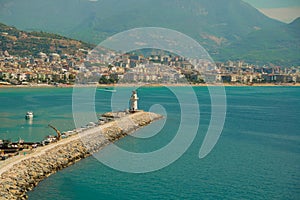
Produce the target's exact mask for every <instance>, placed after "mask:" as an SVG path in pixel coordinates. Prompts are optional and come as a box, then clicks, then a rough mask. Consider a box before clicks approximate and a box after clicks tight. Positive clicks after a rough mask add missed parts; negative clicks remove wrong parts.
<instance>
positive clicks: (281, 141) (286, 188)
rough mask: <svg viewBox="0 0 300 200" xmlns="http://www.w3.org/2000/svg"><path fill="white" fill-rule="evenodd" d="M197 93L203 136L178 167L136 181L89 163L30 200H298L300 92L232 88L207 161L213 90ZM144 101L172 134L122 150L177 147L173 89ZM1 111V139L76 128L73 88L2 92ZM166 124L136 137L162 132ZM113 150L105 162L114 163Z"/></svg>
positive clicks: (145, 93)
mask: <svg viewBox="0 0 300 200" xmlns="http://www.w3.org/2000/svg"><path fill="white" fill-rule="evenodd" d="M181 89H182V90H185V88H181ZM117 90H122V88H120V89H117ZM194 90H195V93H196V94H197V97H198V101H199V107H200V112H201V114H200V118H201V120H200V123H199V130H198V133H197V136H196V138H195V140H194V141H193V143H192V145H191V146H190V148H189V149H188V150H187V151H186V152H185V153H184V154H183V156H181V157H180V158H179V159H178V160H177V161H175V162H174V163H172V164H171V165H169V166H167V167H166V168H163V169H161V170H158V171H154V172H150V173H144V174H131V173H125V172H119V171H116V170H113V169H111V168H109V167H107V166H105V165H104V164H101V163H100V162H99V161H98V160H96V159H95V158H93V157H89V158H87V159H84V160H82V161H80V162H78V163H76V164H75V165H73V166H71V167H69V168H66V169H64V170H62V171H59V172H58V173H56V174H54V175H52V176H50V177H49V178H47V179H46V180H44V181H42V182H41V183H40V184H39V185H38V187H36V188H35V189H34V190H33V191H32V192H30V193H29V197H30V199H299V198H300V135H299V134H300V123H299V116H300V104H299V100H300V88H299V87H227V88H226V94H227V117H226V122H225V126H224V129H223V132H222V135H221V137H220V139H219V141H218V143H217V145H216V146H215V148H214V149H213V151H212V152H211V153H210V154H209V155H208V156H207V157H205V158H204V159H199V157H198V154H199V149H200V146H201V144H202V142H203V138H204V136H205V133H206V131H207V128H208V124H209V120H210V112H211V109H210V98H209V94H208V90H207V88H205V87H197V88H194ZM138 93H139V96H140V99H141V105H140V106H141V108H142V109H144V110H148V109H149V108H150V107H151V105H154V104H161V105H162V106H164V108H165V110H166V113H167V114H168V117H167V119H166V123H165V126H164V127H163V129H162V130H161V131H160V132H159V133H158V134H157V135H155V136H153V137H151V138H148V139H137V138H134V137H126V138H124V139H122V140H120V141H118V142H117V145H118V146H119V147H121V148H123V149H127V150H129V151H133V152H150V151H153V150H155V149H159V148H161V147H163V146H165V145H166V144H168V142H170V141H171V140H172V138H173V137H174V135H175V133H176V131H177V129H178V126H179V122H180V107H179V104H178V101H177V99H176V97H175V96H174V94H172V93H171V92H170V91H169V90H168V89H167V88H141V89H139V90H138ZM110 97H111V93H108V92H103V91H102V92H101V91H97V94H96V97H95V99H96V111H97V113H101V112H105V111H108V110H110V109H111V107H110ZM0 103H1V105H0V108H1V109H0V114H1V115H0V120H1V125H0V137H5V138H11V139H17V138H18V137H22V138H23V139H26V140H27V139H28V140H37V141H39V140H40V139H41V138H43V137H44V136H45V135H47V134H49V133H51V134H53V132H51V129H49V128H47V124H48V123H51V124H54V125H55V126H57V127H58V128H59V129H61V130H68V129H71V128H74V123H73V121H72V89H71V88H63V89H60V88H54V89H0ZM27 110H32V111H34V113H35V115H36V117H35V118H34V119H33V122H32V124H29V123H28V122H27V121H25V119H24V114H25V112H26V111H27ZM160 123H161V122H157V123H154V124H152V125H150V127H147V128H146V129H145V130H144V129H142V130H140V131H138V132H136V133H135V135H140V134H144V132H147V131H148V132H149V131H150V132H151V130H156V128H157V127H158V126H159V125H161V124H160ZM189 123H191V124H192V123H197V122H194V121H193V120H191V121H190V122H189ZM186 134H189V133H188V132H187V133H186ZM109 149H110V147H108V148H107V150H106V151H104V154H105V155H103V156H109V154H110V151H109ZM115 159H118V158H117V157H116V158H115Z"/></svg>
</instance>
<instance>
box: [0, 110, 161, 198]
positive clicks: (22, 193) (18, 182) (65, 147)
mask: <svg viewBox="0 0 300 200" xmlns="http://www.w3.org/2000/svg"><path fill="white" fill-rule="evenodd" d="M162 117H163V116H161V115H158V114H155V113H150V112H144V111H139V112H136V113H133V114H130V115H127V116H125V117H121V118H118V119H116V120H115V121H111V122H108V123H106V124H103V125H99V126H97V127H93V128H90V129H88V130H85V131H83V132H81V133H78V134H76V135H73V136H71V137H68V138H65V139H62V140H60V141H58V142H55V143H51V144H49V145H47V146H43V147H38V148H37V149H36V150H35V151H34V152H33V153H30V154H27V155H18V156H16V157H12V158H10V159H8V160H6V161H1V162H0V197H2V198H3V199H27V198H28V196H27V195H26V193H27V192H28V191H30V190H32V189H33V188H34V187H35V186H37V184H38V183H39V182H40V181H42V180H44V179H45V178H47V177H49V176H50V175H51V174H54V173H56V172H57V171H59V170H61V169H63V168H66V167H68V166H70V165H72V164H74V163H76V162H78V161H80V160H81V159H83V158H86V157H88V156H91V155H92V154H93V153H94V152H97V151H99V150H101V149H102V148H104V147H105V146H107V145H109V144H110V143H113V142H115V141H117V140H119V139H121V138H123V137H125V136H127V135H129V134H131V133H133V132H134V131H136V130H137V129H139V128H142V127H144V126H146V125H148V124H150V123H152V122H154V121H156V120H159V119H161V118H162ZM2 198H0V199H2Z"/></svg>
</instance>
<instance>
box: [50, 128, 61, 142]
mask: <svg viewBox="0 0 300 200" xmlns="http://www.w3.org/2000/svg"><path fill="white" fill-rule="evenodd" d="M48 126H49V127H51V128H53V130H55V132H56V134H57V136H56V139H57V141H59V140H60V139H61V133H60V131H59V130H57V128H55V127H54V126H52V125H51V124H48Z"/></svg>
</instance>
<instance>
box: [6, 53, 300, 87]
mask: <svg viewBox="0 0 300 200" xmlns="http://www.w3.org/2000/svg"><path fill="white" fill-rule="evenodd" d="M76 81H78V83H102V84H112V83H140V82H143V83H187V82H188V83H194V84H197V83H218V82H223V83H241V84H252V83H297V82H300V67H299V66H298V67H279V66H257V65H252V64H247V63H244V62H242V61H236V62H232V61H228V62H225V63H220V62H218V63H214V62H212V61H209V60H193V59H185V58H182V57H179V56H175V55H167V54H164V55H149V56H141V55H136V54H133V53H131V54H129V53H128V54H122V55H120V54H117V53H114V52H105V53H104V52H102V53H97V54H96V55H93V53H91V52H88V51H87V50H84V49H79V50H78V53H77V54H75V55H67V54H64V55H59V54H57V53H51V54H49V55H47V54H45V53H42V52H40V53H39V54H38V55H37V56H36V57H32V56H29V57H23V58H20V57H15V56H11V55H9V53H8V52H3V53H2V54H1V55H0V84H2V85H10V84H13V85H28V84H53V85H56V84H74V83H75V82H76Z"/></svg>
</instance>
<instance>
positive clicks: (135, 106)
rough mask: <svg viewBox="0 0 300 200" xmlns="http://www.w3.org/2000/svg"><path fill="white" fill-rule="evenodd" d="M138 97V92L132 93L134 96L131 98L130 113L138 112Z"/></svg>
mask: <svg viewBox="0 0 300 200" xmlns="http://www.w3.org/2000/svg"><path fill="white" fill-rule="evenodd" d="M138 99H139V98H138V96H137V94H136V91H132V95H131V98H130V111H131V112H135V111H137V110H138Z"/></svg>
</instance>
